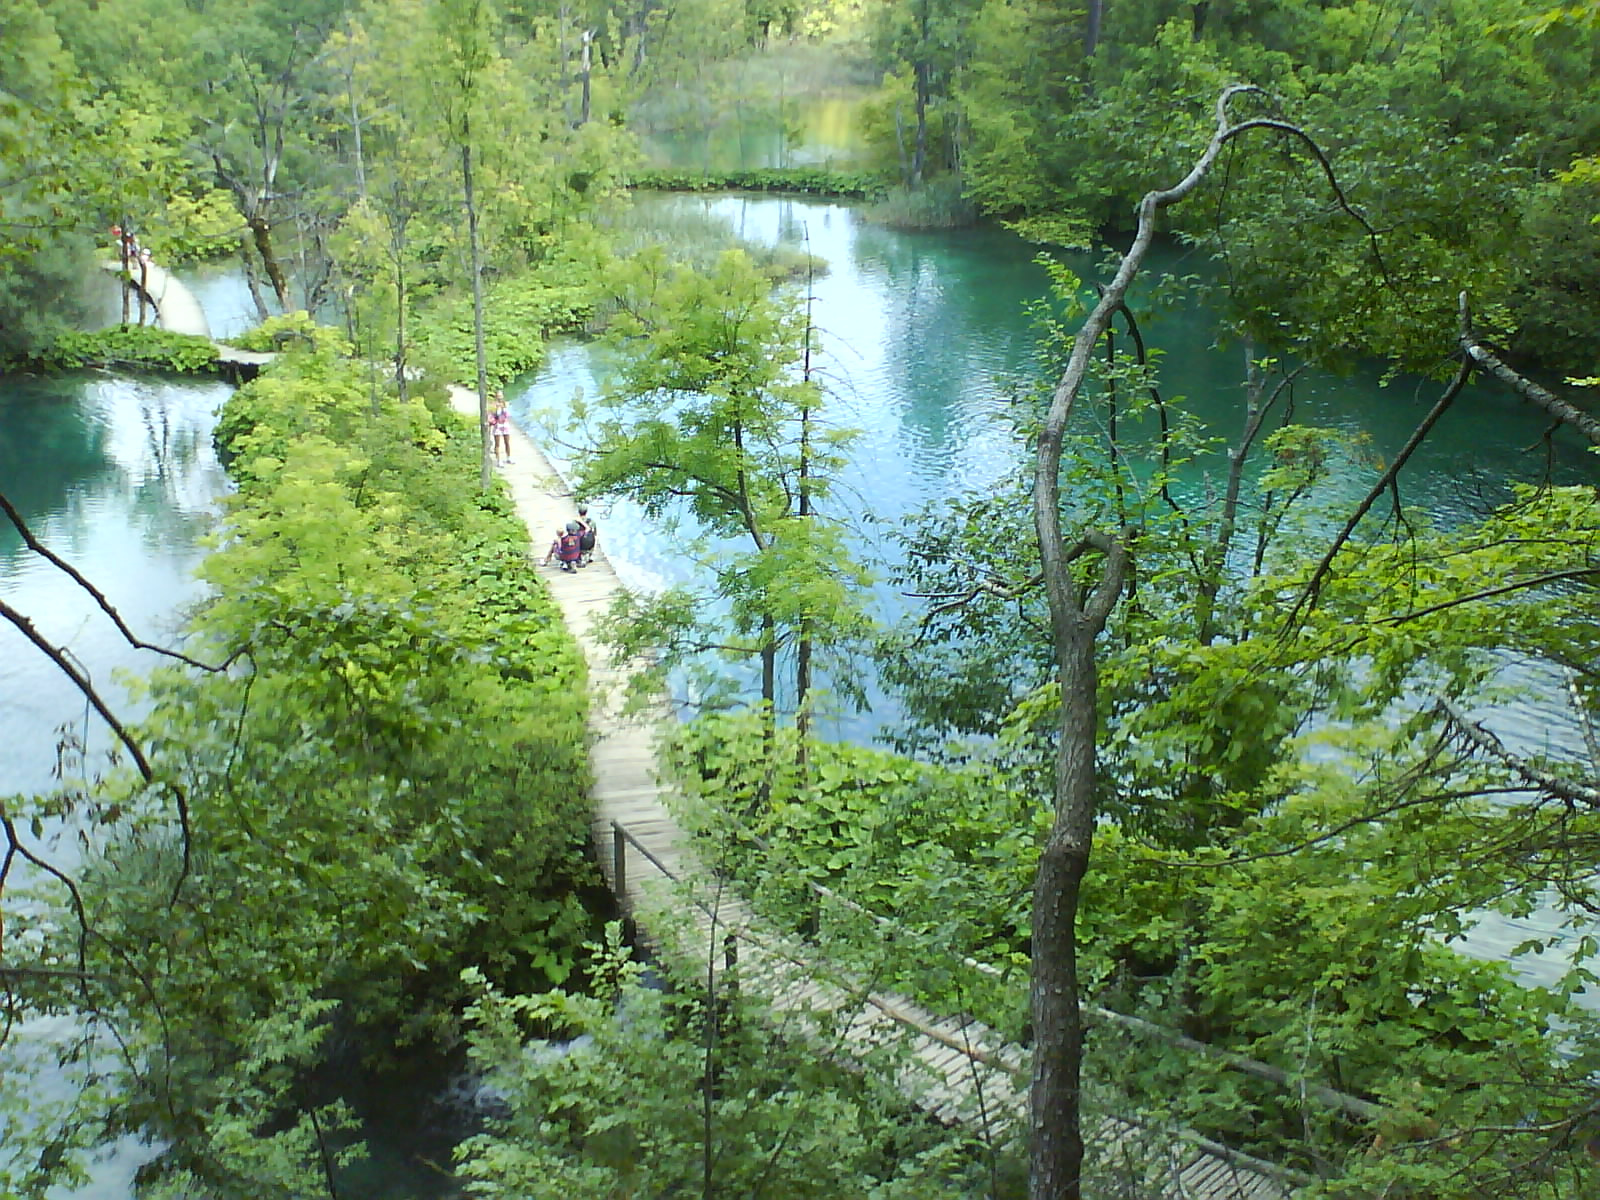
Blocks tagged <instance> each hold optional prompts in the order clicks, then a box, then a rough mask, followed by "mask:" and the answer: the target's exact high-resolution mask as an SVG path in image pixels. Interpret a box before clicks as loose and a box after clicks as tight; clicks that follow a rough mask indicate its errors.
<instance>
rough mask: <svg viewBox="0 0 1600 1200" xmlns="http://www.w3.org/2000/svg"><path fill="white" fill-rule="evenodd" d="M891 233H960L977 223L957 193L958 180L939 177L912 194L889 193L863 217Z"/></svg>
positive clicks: (968, 204)
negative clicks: (886, 227) (951, 231)
mask: <svg viewBox="0 0 1600 1200" xmlns="http://www.w3.org/2000/svg"><path fill="white" fill-rule="evenodd" d="M864 215H865V216H866V218H867V220H869V221H872V222H875V223H876V224H879V225H887V226H889V227H890V228H891V229H962V228H965V227H966V226H968V225H974V224H976V223H977V220H978V209H977V206H976V205H974V204H973V203H972V201H971V200H969V199H967V197H966V196H964V195H963V194H962V191H961V180H960V179H959V178H958V177H956V176H954V175H940V176H937V177H935V178H933V179H930V180H928V181H927V182H926V183H925V184H923V185H922V187H920V188H917V189H915V190H912V189H910V188H903V187H897V188H894V189H892V190H890V191H889V192H888V193H887V194H886V195H885V196H884V197H883V198H882V199H881V200H879V201H878V202H877V203H876V204H873V205H871V206H870V207H869V208H868V209H867V210H866V212H865V214H864Z"/></svg>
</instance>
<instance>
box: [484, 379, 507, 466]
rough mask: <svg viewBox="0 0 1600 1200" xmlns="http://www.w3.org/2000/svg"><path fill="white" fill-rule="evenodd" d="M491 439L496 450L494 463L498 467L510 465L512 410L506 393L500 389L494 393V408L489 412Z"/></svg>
mask: <svg viewBox="0 0 1600 1200" xmlns="http://www.w3.org/2000/svg"><path fill="white" fill-rule="evenodd" d="M489 441H490V448H491V449H492V450H493V452H494V465H495V466H497V467H501V466H509V465H510V463H511V410H510V409H508V408H507V407H506V394H505V392H504V391H498V392H496V393H495V394H494V408H493V409H492V410H490V413H489Z"/></svg>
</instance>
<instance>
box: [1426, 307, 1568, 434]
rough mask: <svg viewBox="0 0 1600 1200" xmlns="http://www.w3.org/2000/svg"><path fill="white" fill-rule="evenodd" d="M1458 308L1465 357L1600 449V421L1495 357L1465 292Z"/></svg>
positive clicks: (1461, 341) (1460, 336)
mask: <svg viewBox="0 0 1600 1200" xmlns="http://www.w3.org/2000/svg"><path fill="white" fill-rule="evenodd" d="M1457 304H1458V306H1459V308H1460V311H1461V332H1460V334H1459V335H1458V336H1457V338H1456V342H1457V344H1458V345H1460V347H1461V350H1462V353H1464V354H1465V355H1466V356H1467V358H1468V359H1469V360H1471V361H1472V362H1473V363H1474V364H1475V365H1476V366H1478V367H1480V368H1482V369H1483V370H1485V371H1487V372H1488V373H1489V374H1490V375H1493V376H1494V377H1495V378H1496V379H1498V380H1499V381H1500V382H1501V383H1503V384H1505V385H1506V386H1507V387H1509V388H1510V389H1511V390H1512V391H1514V392H1516V393H1517V395H1519V396H1521V397H1522V398H1523V399H1524V400H1527V401H1528V402H1530V403H1532V404H1537V405H1538V406H1539V407H1540V408H1542V409H1544V410H1545V412H1547V413H1549V414H1550V415H1551V416H1552V417H1554V418H1555V419H1556V420H1557V421H1560V422H1561V423H1562V424H1563V425H1570V426H1571V427H1572V428H1573V429H1576V430H1577V431H1578V432H1579V433H1580V434H1582V435H1583V436H1584V437H1585V438H1586V439H1588V441H1589V443H1590V444H1591V445H1595V446H1600V420H1596V419H1595V418H1594V417H1591V416H1590V415H1589V414H1588V413H1586V412H1581V411H1579V410H1578V409H1576V408H1574V407H1573V406H1572V405H1570V404H1568V403H1567V402H1566V401H1565V400H1563V399H1561V397H1559V396H1557V395H1556V394H1555V393H1554V392H1550V391H1547V390H1546V389H1544V388H1542V387H1540V386H1539V385H1538V384H1537V383H1534V382H1533V380H1531V379H1525V378H1524V377H1523V376H1521V375H1520V374H1518V373H1517V372H1516V371H1514V370H1512V369H1511V368H1510V367H1508V366H1507V365H1506V364H1505V363H1503V362H1501V361H1500V359H1498V358H1497V357H1495V356H1494V355H1493V354H1491V353H1490V352H1489V351H1488V350H1487V349H1486V348H1485V347H1484V345H1483V343H1482V342H1480V341H1478V339H1477V338H1476V337H1475V336H1474V335H1473V332H1472V316H1471V313H1470V312H1469V310H1468V308H1467V294H1466V293H1465V292H1462V293H1461V295H1460V297H1459V299H1458V301H1457Z"/></svg>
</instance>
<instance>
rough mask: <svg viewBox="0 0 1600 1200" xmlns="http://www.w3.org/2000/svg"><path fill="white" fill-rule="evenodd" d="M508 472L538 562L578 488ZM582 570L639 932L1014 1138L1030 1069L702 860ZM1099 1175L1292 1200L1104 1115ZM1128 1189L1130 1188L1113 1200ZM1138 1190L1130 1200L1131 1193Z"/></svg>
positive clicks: (573, 607) (1219, 1153)
mask: <svg viewBox="0 0 1600 1200" xmlns="http://www.w3.org/2000/svg"><path fill="white" fill-rule="evenodd" d="M451 396H452V400H453V402H454V404H455V406H456V407H457V409H459V410H460V411H461V412H463V413H465V414H467V415H468V416H470V417H471V418H472V419H473V420H474V422H476V420H477V417H478V400H477V397H476V395H475V394H474V393H472V392H469V391H467V390H466V389H464V388H452V389H451ZM511 436H512V447H513V451H514V465H512V466H510V467H508V468H503V474H504V477H505V481H506V484H507V487H508V489H509V491H510V494H511V498H512V500H513V502H514V504H515V506H516V509H517V512H518V514H519V515H520V516H521V517H522V518H523V520H524V521H525V522H526V523H527V525H528V528H529V530H530V531H531V533H532V535H533V549H534V552H535V554H536V555H537V556H541V557H542V555H543V553H544V548H545V547H546V546H547V545H548V544H549V539H550V538H551V537H552V536H553V535H554V534H555V532H556V530H557V529H558V528H560V527H562V526H564V525H565V523H566V522H567V521H569V520H571V519H572V518H573V516H574V515H575V510H574V507H573V506H574V499H573V496H572V493H571V490H570V489H569V488H568V486H567V485H566V484H565V483H564V482H563V481H562V480H561V478H560V477H559V475H558V474H557V473H556V472H555V471H554V470H553V469H552V468H551V466H550V464H549V462H548V460H547V459H546V458H545V457H544V455H543V454H542V453H541V452H540V450H539V449H538V447H536V446H535V445H534V444H533V442H532V441H531V440H529V439H528V438H527V436H526V435H524V434H523V433H522V431H521V430H519V429H516V428H513V430H512V435H511ZM604 547H605V528H604V526H602V527H601V529H600V549H599V552H597V554H596V556H595V559H594V562H593V564H592V565H590V566H589V567H587V568H585V569H583V570H581V571H579V572H577V573H576V574H575V575H568V574H561V573H559V572H552V574H551V577H550V579H549V586H550V590H551V592H552V593H554V595H555V599H556V601H557V603H558V605H559V606H560V609H561V612H562V615H563V618H564V619H565V621H566V624H567V626H568V628H569V629H570V630H571V632H572V634H573V636H574V637H575V638H576V639H577V641H578V644H579V646H580V647H581V648H582V650H583V654H584V657H585V659H586V660H587V662H588V669H589V685H590V696H591V701H590V703H591V708H590V715H589V727H590V732H591V735H592V737H593V739H594V740H593V749H592V751H591V755H590V762H591V765H592V769H593V774H594V785H593V789H592V792H591V797H592V799H593V801H594V817H593V823H592V828H593V836H594V842H595V847H596V851H597V853H598V855H599V858H600V862H601V866H602V869H603V870H604V872H605V874H606V876H607V880H608V882H609V883H610V884H611V886H612V888H613V890H614V891H615V893H616V894H617V897H618V899H619V901H620V903H621V904H622V907H623V909H624V911H625V912H626V913H627V914H629V916H630V917H631V918H632V919H633V920H634V922H635V923H636V926H637V927H638V929H639V931H640V933H641V935H642V936H643V937H644V938H645V940H647V941H648V942H650V943H651V944H652V945H654V946H655V947H656V948H657V949H658V950H659V951H660V952H662V953H663V954H665V955H667V956H668V957H670V958H673V959H676V960H678V961H680V962H686V963H690V964H694V965H695V966H696V967H697V969H698V971H700V972H702V973H703V972H705V971H706V970H707V968H708V965H709V966H712V967H714V968H715V969H717V970H719V971H726V972H727V973H728V977H729V978H731V979H736V980H737V981H738V983H739V985H740V986H743V987H746V988H751V989H759V990H760V991H761V993H762V995H763V996H764V998H765V999H766V1000H767V1001H768V1002H769V1003H770V1004H771V1005H772V1007H773V1009H774V1010H775V1012H776V1013H777V1014H778V1015H779V1016H780V1017H781V1018H782V1020H783V1021H784V1023H785V1025H786V1026H791V1027H793V1028H794V1029H795V1030H796V1031H797V1032H799V1033H800V1034H802V1035H806V1034H819V1035H820V1033H821V1031H823V1030H828V1031H831V1035H832V1036H834V1037H837V1036H838V1035H839V1031H840V1030H842V1031H843V1038H844V1040H845V1043H846V1046H845V1050H846V1052H848V1053H859V1052H864V1051H866V1050H867V1049H869V1048H872V1047H874V1046H877V1045H879V1044H882V1043H886V1042H891V1041H896V1042H900V1043H901V1044H905V1045H908V1046H909V1047H910V1050H911V1058H912V1062H911V1065H910V1066H909V1067H908V1068H906V1070H905V1073H904V1075H903V1077H902V1080H901V1082H902V1086H903V1087H904V1089H905V1091H906V1094H907V1096H908V1097H910V1098H911V1099H912V1100H914V1101H915V1102H916V1103H917V1104H918V1105H919V1107H921V1108H922V1109H923V1110H924V1111H926V1112H928V1113H930V1114H931V1115H932V1116H934V1117H936V1118H937V1119H939V1120H940V1121H943V1122H945V1123H947V1124H961V1125H963V1126H965V1127H967V1128H969V1129H971V1130H973V1131H974V1132H975V1133H976V1134H977V1136H978V1137H979V1138H981V1139H983V1140H985V1141H988V1142H990V1143H991V1144H1002V1145H1003V1144H1006V1143H1008V1142H1014V1141H1016V1140H1018V1139H1019V1138H1020V1137H1021V1136H1022V1132H1023V1131H1025V1129H1026V1126H1027V1121H1026V1116H1027V1092H1026V1088H1027V1060H1026V1054H1025V1052H1024V1051H1023V1050H1021V1049H1020V1048H1019V1047H1017V1046H1014V1045H1007V1044H1005V1043H1004V1042H1003V1040H1002V1039H1001V1038H999V1037H998V1036H997V1035H996V1034H995V1033H994V1032H993V1031H992V1030H989V1029H987V1028H985V1027H984V1026H982V1025H979V1024H978V1023H976V1022H974V1021H970V1020H963V1019H953V1018H944V1017H938V1016H935V1015H934V1014H932V1013H929V1012H926V1011H924V1010H922V1009H921V1008H919V1007H918V1006H917V1005H915V1004H913V1003H911V1002H910V1001H908V1000H906V999H904V998H902V997H898V996H892V995H887V994H883V993H880V992H877V991H875V990H872V989H870V988H866V987H863V986H861V985H860V984H859V983H858V982H856V981H852V980H850V979H847V978H840V977H837V976H836V975H833V974H831V973H830V972H829V971H828V970H827V968H826V967H825V965H823V964H820V963H818V962H816V961H815V959H814V958H813V957H812V956H811V953H808V949H807V947H805V946H804V945H802V944H797V943H796V942H795V941H794V940H793V939H788V938H786V937H784V936H782V935H781V934H779V933H777V932H776V931H774V930H772V929H770V928H766V927H764V926H763V924H762V922H761V921H760V920H759V919H758V918H757V917H756V916H755V915H754V914H753V913H752V912H751V911H750V909H749V908H748V907H747V906H746V905H745V904H744V902H743V901H742V900H741V899H740V898H739V897H737V896H734V895H731V894H730V893H729V892H727V891H725V890H723V889H722V888H721V887H720V886H719V885H718V884H717V883H716V882H715V881H714V878H713V875H712V873H711V872H709V871H707V870H705V869H704V867H703V866H702V864H701V863H700V862H699V860H698V858H697V855H696V852H695V849H694V847H693V845H692V844H691V839H690V837H689V835H688V834H687V833H685V832H684V831H683V830H682V829H681V828H680V827H679V826H678V824H677V823H676V821H675V820H674V819H673V817H672V816H671V814H670V813H669V812H668V811H667V809H666V807H665V806H664V805H663V803H662V787H661V785H660V783H659V778H658V770H657V762H656V754H655V734H656V730H657V729H658V728H659V727H660V726H661V724H662V723H664V722H669V721H671V720H673V719H674V718H673V716H672V714H671V713H670V712H669V711H668V709H667V707H666V705H665V702H664V701H663V702H662V703H660V704H658V705H657V706H656V707H655V708H654V709H653V710H652V711H648V712H644V713H640V714H634V715H632V716H628V715H624V713H623V712H622V707H621V705H622V695H621V694H622V692H623V690H624V687H625V685H626V683H627V681H628V678H629V676H630V675H631V674H632V672H633V671H634V670H636V669H637V667H636V666H634V665H623V666H621V667H618V666H615V665H613V663H612V662H611V659H610V655H609V652H608V650H607V648H606V647H605V646H604V645H603V644H602V643H601V641H600V639H599V637H598V636H597V629H596V621H597V618H599V617H602V616H604V614H605V613H606V611H607V609H608V608H609V606H610V602H611V599H612V597H613V596H615V595H616V594H617V592H618V591H619V590H620V589H621V584H620V582H619V581H618V579H617V576H616V573H615V572H614V571H613V570H612V568H611V564H610V563H609V562H608V561H607V560H606V558H605V554H604ZM1086 1141H1087V1142H1088V1143H1089V1145H1090V1155H1091V1157H1092V1158H1093V1159H1094V1160H1095V1165H1096V1167H1097V1168H1099V1169H1101V1170H1104V1171H1106V1172H1107V1173H1111V1172H1114V1171H1119V1170H1120V1171H1121V1172H1122V1173H1123V1175H1124V1177H1125V1178H1127V1177H1132V1178H1133V1179H1134V1180H1136V1187H1137V1194H1139V1195H1145V1196H1152V1197H1154V1196H1160V1197H1171V1198H1173V1200H1178V1198H1182V1200H1283V1198H1285V1197H1287V1196H1289V1195H1290V1194H1291V1193H1292V1190H1293V1184H1294V1182H1297V1180H1294V1179H1292V1178H1291V1177H1290V1176H1289V1174H1287V1173H1286V1172H1283V1171H1282V1170H1280V1169H1279V1168H1277V1167H1275V1166H1273V1165H1272V1164H1270V1163H1265V1162H1260V1161H1258V1160H1255V1159H1251V1158H1249V1157H1247V1156H1244V1155H1240V1154H1237V1153H1235V1152H1233V1151H1231V1150H1229V1149H1228V1148H1227V1147H1225V1146H1221V1145H1219V1144H1217V1143H1214V1142H1210V1141H1207V1140H1206V1139H1204V1138H1201V1137H1199V1136H1198V1135H1195V1134H1193V1133H1190V1132H1187V1131H1184V1130H1173V1129H1170V1128H1144V1127H1140V1126H1138V1125H1136V1124H1135V1123H1133V1122H1131V1121H1128V1120H1124V1119H1121V1118H1117V1117H1101V1118H1100V1119H1099V1123H1098V1125H1097V1126H1096V1127H1095V1128H1093V1129H1090V1130H1086ZM1118 1194H1122V1193H1120V1192H1119V1193H1118ZM1130 1194H1132V1193H1130Z"/></svg>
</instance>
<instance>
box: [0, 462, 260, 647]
mask: <svg viewBox="0 0 1600 1200" xmlns="http://www.w3.org/2000/svg"><path fill="white" fill-rule="evenodd" d="M0 512H4V513H5V515H6V516H7V517H8V518H9V519H10V521H11V524H12V525H13V526H15V527H16V530H17V532H18V533H19V534H20V535H21V536H22V544H23V545H25V546H27V548H28V549H29V550H32V551H33V552H34V553H35V554H37V555H38V556H39V557H40V558H42V559H44V560H45V561H46V562H48V563H49V564H50V565H51V566H53V567H55V568H56V569H57V570H60V571H63V572H65V573H66V575H67V576H68V577H69V578H70V579H71V580H72V581H73V582H74V583H76V584H77V585H78V586H79V587H81V588H82V589H83V590H84V591H86V592H88V593H89V595H90V596H91V597H93V599H94V602H95V603H96V604H97V605H99V606H100V611H101V612H103V613H105V614H106V616H108V617H110V618H111V623H112V624H113V625H115V626H116V627H117V632H118V633H120V634H122V637H123V639H124V640H125V641H126V642H127V643H128V645H130V646H132V647H133V648H134V649H135V650H151V651H154V652H155V653H157V654H161V655H165V656H166V657H167V658H175V659H177V660H178V661H179V662H181V663H185V664H187V665H188V666H191V667H194V668H196V669H197V670H201V671H212V672H217V671H226V670H227V669H228V668H229V667H230V666H232V665H233V662H234V660H235V659H237V658H238V657H239V655H240V654H242V653H244V650H243V648H242V647H241V648H240V649H238V650H235V651H234V652H233V653H232V654H230V655H229V656H228V658H227V659H226V660H225V661H224V662H223V663H221V664H220V665H212V664H211V663H203V662H201V661H200V660H199V659H194V658H190V657H189V656H188V655H187V654H183V653H181V652H179V651H177V650H169V649H167V648H166V647H165V646H157V645H155V644H154V643H152V642H146V641H143V640H142V639H140V638H138V637H135V636H134V633H133V630H131V629H129V628H128V625H127V622H125V621H124V620H123V619H122V614H120V613H119V612H117V610H116V609H115V608H114V607H113V606H112V604H111V601H109V600H107V599H106V597H105V594H104V593H103V592H102V591H101V590H100V589H99V588H97V587H95V586H94V584H92V583H90V582H89V580H88V579H87V578H85V577H84V575H83V574H82V573H81V572H80V571H79V570H78V569H77V568H76V567H74V566H73V565H72V564H71V563H69V562H67V561H66V560H65V559H63V558H62V557H61V556H60V555H58V554H56V553H55V551H53V550H51V549H50V548H49V547H48V546H46V545H45V544H44V543H43V542H41V541H39V539H38V538H36V537H34V536H33V530H31V529H29V528H28V525H27V522H25V521H24V520H23V519H22V514H21V513H19V512H18V511H17V510H16V508H15V506H13V505H12V503H11V501H10V500H9V499H7V498H6V495H5V493H4V492H0Z"/></svg>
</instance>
